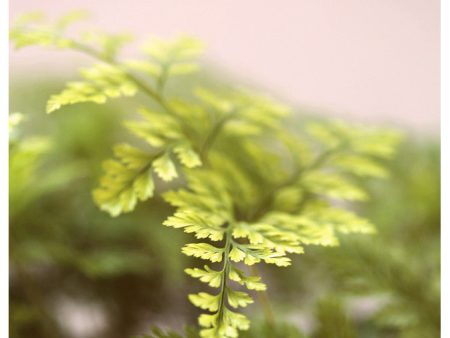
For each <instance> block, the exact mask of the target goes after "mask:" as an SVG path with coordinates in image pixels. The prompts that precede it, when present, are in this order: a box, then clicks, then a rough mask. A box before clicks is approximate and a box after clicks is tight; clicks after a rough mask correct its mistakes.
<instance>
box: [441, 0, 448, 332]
mask: <svg viewBox="0 0 450 338" xmlns="http://www.w3.org/2000/svg"><path fill="white" fill-rule="evenodd" d="M449 13H450V0H442V1H441V212H442V214H441V216H442V217H441V272H442V275H441V276H442V278H441V329H442V330H441V337H450V322H449V320H448V318H447V317H448V315H449V313H450V309H449V306H450V305H449V301H450V295H449V283H450V271H449V268H450V263H449V261H448V259H449V258H450V248H449V246H448V244H449V243H448V242H449V235H450V229H449V228H448V226H449V206H450V199H449V187H450V181H449V173H450V157H449V154H448V150H449V148H450V147H449V140H450V138H449V135H448V133H449V127H450V123H449V122H450V120H449V115H450V100H449V98H450V65H449V60H450V44H449V40H450V22H449V20H450V18H449Z"/></svg>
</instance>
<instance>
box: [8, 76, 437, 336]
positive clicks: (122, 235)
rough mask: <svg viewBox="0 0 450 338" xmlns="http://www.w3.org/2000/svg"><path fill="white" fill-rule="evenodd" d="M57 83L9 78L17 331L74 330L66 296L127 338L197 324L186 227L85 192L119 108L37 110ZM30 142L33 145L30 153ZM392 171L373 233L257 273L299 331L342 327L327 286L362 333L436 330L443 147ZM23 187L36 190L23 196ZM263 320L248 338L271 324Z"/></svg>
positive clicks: (374, 208) (419, 143)
mask: <svg viewBox="0 0 450 338" xmlns="http://www.w3.org/2000/svg"><path fill="white" fill-rule="evenodd" d="M57 86H58V82H57V81H54V82H49V83H42V82H41V81H40V82H39V84H36V83H32V82H31V83H30V82H29V83H25V82H16V83H13V84H12V90H11V93H12V96H11V105H12V110H13V111H21V112H23V113H24V117H25V118H24V121H22V122H21V123H20V124H19V125H18V126H16V127H15V131H14V133H13V134H11V141H10V142H11V145H10V147H12V148H11V150H10V156H11V157H10V168H13V170H11V172H10V180H11V182H12V184H11V188H10V198H11V201H12V203H11V206H10V224H11V237H10V243H11V256H10V259H11V291H10V300H11V305H10V306H11V315H10V324H11V337H27V336H29V335H30V334H33V336H35V337H52V336H66V337H70V332H69V331H68V329H67V328H66V327H64V325H62V324H61V321H60V320H59V319H58V315H57V313H58V309H57V305H56V304H58V303H57V302H56V300H58V299H60V298H61V297H68V299H77V300H80V299H81V300H84V301H85V302H86V303H87V304H90V303H92V302H95V303H99V304H103V305H105V307H104V309H105V310H104V311H105V312H106V318H107V319H106V324H105V327H104V328H103V329H102V330H100V331H99V332H97V333H96V337H101V336H104V337H124V336H130V335H132V334H133V333H136V332H139V331H145V328H144V329H139V327H141V326H142V325H144V326H145V323H152V322H153V323H155V321H156V322H157V323H161V324H164V323H165V325H171V326H173V327H175V328H176V327H180V325H181V322H183V323H184V322H185V321H186V320H185V319H186V318H191V323H194V317H195V314H193V313H189V304H188V303H187V301H186V300H185V298H184V293H185V290H187V289H188V288H189V281H188V280H187V279H185V277H184V276H183V274H182V273H181V271H182V269H183V268H184V267H186V266H187V262H185V260H186V259H185V258H183V256H182V255H181V254H180V253H179V245H181V243H183V241H184V238H183V237H184V236H183V235H182V234H179V233H177V232H170V230H169V229H165V228H164V227H162V226H161V223H162V221H163V219H164V218H165V217H166V215H168V214H169V212H170V210H169V209H168V208H167V207H165V206H164V204H163V203H158V204H156V205H155V204H142V205H140V206H139V207H138V208H137V212H136V213H133V214H130V215H126V216H123V217H120V218H118V219H111V218H109V217H108V216H106V215H104V214H103V213H101V212H100V211H99V210H98V209H97V208H96V207H95V206H94V204H93V201H92V198H91V196H90V193H89V191H90V190H91V189H92V187H93V186H95V179H96V177H98V176H99V175H100V172H101V168H100V163H99V161H98V158H103V157H106V156H108V155H109V154H110V145H111V144H112V143H114V142H115V141H116V140H117V139H120V138H121V137H124V135H122V132H121V128H120V120H121V115H120V113H119V111H118V110H119V109H118V108H117V107H115V106H107V107H102V106H94V105H90V106H89V107H88V108H89V109H86V107H87V106H79V107H71V108H68V109H70V110H72V111H71V113H69V114H64V116H63V115H54V116H52V117H51V118H48V119H42V115H41V114H42V113H39V111H41V112H42V109H43V107H44V106H45V101H46V98H47V97H48V94H49V93H50V92H52V91H53V90H54V88H55V87H57ZM37 88H39V90H37ZM24 96H26V97H28V100H26V101H25V100H21V99H20V98H21V97H24ZM30 140H39V142H36V143H35V142H33V143H31V144H32V145H33V146H32V147H31V149H29V148H27V144H30ZM54 140H57V142H55V141H54ZM92 144H95V145H96V146H95V147H92V146H91V145H92ZM15 147H17V148H16V150H14V149H15ZM19 150H20V151H19ZM21 151H27V152H28V154H27V156H25V157H23V156H22V155H20V152H21ZM30 151H31V152H32V153H29V152H30ZM31 154H32V156H31ZM49 168H52V171H51V172H50V171H49ZM389 169H390V170H391V176H390V179H389V181H387V182H370V183H369V184H368V189H369V192H370V195H371V197H372V203H371V204H370V205H369V206H368V207H367V208H365V209H363V210H362V211H363V212H364V213H366V214H367V215H368V218H369V219H370V220H371V221H372V222H373V223H375V224H377V230H378V234H377V235H376V236H375V237H372V238H370V239H369V240H367V239H364V238H363V237H358V238H350V239H342V241H343V244H342V245H341V247H340V248H339V249H334V248H326V249H320V248H313V249H311V250H313V251H314V252H313V253H312V254H310V255H305V256H301V257H300V258H296V260H298V262H297V263H296V264H294V268H291V269H288V270H283V271H276V272H275V271H273V270H272V269H265V270H263V274H264V275H265V277H266V278H267V279H268V280H269V288H270V289H271V295H272V296H273V297H272V301H273V303H274V304H273V306H274V308H275V309H276V311H277V313H278V314H282V313H283V314H284V315H285V316H286V318H291V320H292V322H293V323H295V326H297V327H302V326H303V324H302V323H303V322H304V320H300V318H302V317H306V318H311V317H312V321H313V323H316V324H314V325H313V326H312V328H311V326H310V325H309V326H308V325H307V329H306V332H309V334H312V336H313V337H315V333H314V331H315V329H314V327H316V328H317V330H318V331H317V333H316V334H317V337H323V334H322V336H321V335H320V332H326V328H327V327H328V328H330V327H333V325H336V323H335V324H332V323H330V324H326V325H325V326H324V325H323V324H321V325H319V324H318V323H320V322H321V321H323V320H324V319H326V318H327V317H329V315H328V316H327V315H326V307H327V306H326V305H323V303H319V304H322V305H317V304H318V303H317V300H318V299H320V298H323V295H324V294H330V295H332V299H334V301H333V302H336V297H339V298H340V299H342V301H343V302H344V303H343V304H344V305H345V308H346V309H347V310H346V312H347V314H346V315H344V317H342V316H341V315H336V316H337V317H338V321H337V322H338V323H339V322H340V320H342V322H343V323H344V324H345V325H344V326H347V325H348V322H349V321H350V323H351V325H352V328H353V330H354V331H355V332H357V334H356V336H357V337H367V338H371V337H380V336H383V337H435V336H437V335H438V333H439V322H440V285H439V278H440V270H439V266H440V264H439V261H440V260H439V251H440V206H439V200H440V190H439V189H440V179H439V177H440V172H439V146H438V145H437V144H436V142H435V141H433V140H417V138H415V137H414V135H411V137H410V138H409V139H408V140H407V141H406V142H404V144H403V146H402V147H401V149H400V151H399V155H398V157H397V159H396V160H395V161H394V162H393V163H392V164H391V165H390V168H389ZM55 173H58V175H57V176H55ZM24 189H25V190H26V191H27V192H28V195H27V198H24V199H22V198H21V196H23V191H24ZM30 189H33V190H34V189H35V190H36V191H35V192H34V191H33V190H30ZM359 208H364V206H362V205H361V206H359ZM169 232H170V233H169ZM156 262H163V263H162V264H161V263H157V264H156ZM295 266H297V268H295ZM306 271H308V273H306ZM24 274H25V278H23V277H21V276H23V275H24ZM272 276H277V277H276V278H275V277H272ZM169 281H170V282H169ZM174 282H176V283H178V286H176V285H174ZM174 287H175V292H174ZM361 295H371V296H374V297H375V298H373V297H372V298H369V299H370V300H372V301H373V302H374V304H375V305H370V306H368V307H369V308H370V309H372V310H371V311H363V312H364V313H365V315H364V316H361V315H359V316H358V315H357V316H355V313H354V312H355V311H356V310H354V309H353V307H352V305H351V304H352V302H351V301H349V300H351V299H360V298H361ZM377 297H378V298H377ZM326 298H327V297H325V301H324V302H325V304H327V302H326ZM286 299H289V302H286V301H285V300H286ZM292 299H294V300H295V299H298V303H297V301H295V302H292ZM373 299H375V300H373ZM377 299H379V300H377ZM386 299H387V300H386ZM289 303H291V305H288V304H289ZM349 304H350V305H349ZM333 306H334V305H331V306H330V307H331V310H330V311H331V312H332V311H333ZM341 306H342V305H341ZM374 307H375V309H373V308H374ZM320 308H322V310H319V309H320ZM316 309H317V310H316ZM334 309H335V310H336V306H334ZM352 309H353V310H352ZM348 311H350V312H348ZM335 312H336V311H335ZM305 313H306V316H305ZM320 313H322V314H320ZM348 313H350V315H348ZM164 314H166V315H164ZM169 314H170V315H169ZM311 314H313V315H311ZM284 315H279V316H280V317H281V318H283V317H284ZM181 317H182V318H183V320H181V321H179V320H177V319H176V318H181ZM342 318H347V319H345V320H343V319H342ZM280 321H284V320H280ZM329 321H330V320H329ZM262 322H263V321H262ZM257 323H258V322H255V325H253V327H252V330H251V331H250V332H249V333H246V335H247V334H248V335H250V334H252V332H254V331H255V330H260V331H259V333H258V334H257V336H258V337H264V336H263V333H262V332H271V331H268V329H267V328H266V326H265V325H264V324H261V325H260V324H257ZM261 330H262V331H261ZM291 330H292V331H295V329H294V328H292V329H291ZM311 330H312V331H311ZM48 332H53V333H52V334H51V335H49V333H48ZM55 332H56V333H55ZM257 332H258V331H257ZM271 334H272V333H271ZM298 334H299V335H300V333H298ZM286 335H287V334H286ZM268 337H269V336H268ZM273 337H275V336H273ZM287 337H289V335H287ZM293 337H296V336H295V335H293ZM300 337H301V336H300ZM343 337H345V336H343ZM348 337H349V338H350V337H354V335H353V336H352V335H349V336H348Z"/></svg>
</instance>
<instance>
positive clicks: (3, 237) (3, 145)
mask: <svg viewBox="0 0 450 338" xmlns="http://www.w3.org/2000/svg"><path fill="white" fill-rule="evenodd" d="M8 5H9V3H8V1H7V0H4V1H0V32H1V36H0V55H1V56H0V105H1V107H0V117H1V118H0V218H1V219H0V259H1V260H0V262H1V265H0V273H1V277H0V285H1V287H0V290H1V294H0V300H1V301H0V302H1V305H0V315H1V317H0V318H1V319H2V320H1V323H2V325H1V326H0V327H1V329H0V336H1V337H9V320H8V313H9V310H8V308H9V307H8V305H9V301H8V299H9V281H8V276H9V264H8V257H9V245H8V244H9V231H8V228H9V218H8V191H9V189H8V177H9V176H8V113H9V64H8V58H9V52H8V51H9V49H8V26H9V19H8V16H9V6H8Z"/></svg>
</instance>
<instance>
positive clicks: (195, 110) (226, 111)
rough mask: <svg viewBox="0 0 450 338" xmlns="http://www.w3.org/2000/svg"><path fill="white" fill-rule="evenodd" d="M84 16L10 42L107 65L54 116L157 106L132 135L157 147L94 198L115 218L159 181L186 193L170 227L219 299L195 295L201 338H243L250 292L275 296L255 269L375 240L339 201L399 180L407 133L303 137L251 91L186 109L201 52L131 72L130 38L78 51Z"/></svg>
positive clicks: (319, 128) (137, 151) (85, 41)
mask: <svg viewBox="0 0 450 338" xmlns="http://www.w3.org/2000/svg"><path fill="white" fill-rule="evenodd" d="M82 16H83V15H81V14H80V13H71V14H69V15H67V16H65V17H63V18H61V19H60V20H58V21H57V22H56V23H53V24H46V23H45V22H44V23H42V22H41V17H40V16H39V15H38V14H36V13H33V14H28V15H26V16H23V17H22V18H21V19H20V20H18V22H17V24H16V26H14V27H13V28H12V30H11V39H12V41H13V42H14V43H15V45H16V47H17V48H19V47H24V46H27V45H44V46H51V47H57V48H64V49H66V48H69V49H73V50H76V51H80V52H83V53H87V54H88V55H90V56H92V57H94V58H95V59H96V60H97V61H98V63H97V64H95V65H93V66H92V67H91V68H88V69H84V70H82V71H81V77H82V79H81V80H78V81H75V82H69V83H68V84H67V86H66V88H65V89H64V90H63V91H62V92H60V93H59V94H56V95H53V96H51V97H50V99H49V101H48V105H47V112H48V113H51V112H53V111H56V110H58V109H60V108H62V107H63V106H67V105H70V104H75V103H82V102H95V103H105V102H106V101H108V100H109V99H112V98H117V97H125V96H134V95H136V94H137V93H143V94H145V95H147V96H149V97H150V98H151V99H152V100H153V104H151V105H142V106H141V107H138V108H137V109H138V111H139V113H140V119H138V120H134V121H127V122H125V127H126V128H128V130H129V131H130V133H131V134H133V135H135V136H136V137H137V138H139V139H141V140H142V141H143V142H142V143H141V144H144V145H145V146H133V145H130V144H126V143H123V144H119V145H117V146H115V147H114V157H113V159H110V160H107V161H105V162H104V176H103V177H102V178H101V179H100V183H99V186H98V188H96V189H95V190H94V192H93V197H94V200H95V202H96V203H97V205H98V206H99V207H100V208H101V209H102V210H104V211H106V212H108V213H109V214H110V215H111V216H114V217H115V216H118V215H120V214H122V213H126V212H131V211H133V209H134V208H135V206H136V204H137V202H138V201H146V200H148V199H150V198H151V197H152V196H153V195H154V194H155V184H154V180H155V179H160V180H162V181H165V182H171V181H174V180H176V184H171V186H175V187H178V188H174V189H173V190H169V191H166V192H164V193H163V194H162V195H163V197H164V199H165V200H166V201H167V202H168V203H170V204H171V205H172V206H174V207H175V209H176V210H175V213H174V214H173V215H172V216H170V217H169V218H168V219H167V220H166V221H165V222H164V225H166V226H168V227H172V228H180V229H183V230H184V231H185V232H187V233H192V234H194V236H195V238H196V240H195V241H194V242H193V243H189V244H186V245H185V246H184V247H183V248H182V252H183V253H184V254H186V255H188V256H193V257H197V258H200V259H202V260H205V261H206V262H207V264H205V265H204V266H203V267H202V268H198V267H197V268H188V269H186V270H185V271H186V273H187V274H188V275H190V276H192V277H194V278H197V279H199V280H200V281H201V282H203V283H205V284H207V285H208V286H209V288H210V289H209V290H208V291H205V292H200V293H198V294H191V295H189V299H190V301H191V302H192V303H193V304H194V305H195V306H197V307H199V308H201V309H203V310H204V311H205V313H204V314H202V315H200V317H199V324H200V326H201V327H202V330H201V332H200V333H201V336H202V337H205V338H216V337H223V338H232V337H238V332H239V330H247V329H248V328H249V325H250V322H249V320H248V319H247V317H246V316H245V315H244V314H242V313H241V312H240V311H239V308H242V307H246V306H247V305H249V304H251V303H253V298H252V296H250V294H249V293H248V292H247V291H246V290H255V291H258V292H261V291H262V292H264V290H266V285H265V284H264V283H263V281H262V280H261V277H260V276H258V275H255V274H252V273H249V272H248V271H249V270H248V269H247V268H246V267H247V266H252V265H255V264H258V263H267V264H274V265H276V266H279V267H286V266H289V265H290V264H291V259H290V257H289V255H290V254H302V253H303V252H304V247H305V246H307V245H322V246H333V245H338V244H339V240H338V237H339V234H348V233H373V232H374V231H375V230H374V227H373V225H372V224H371V223H370V222H369V221H368V220H366V219H363V218H361V217H359V216H357V215H356V214H355V213H353V212H352V211H351V210H350V205H349V204H348V203H342V202H339V201H363V200H365V199H366V198H367V195H366V193H365V191H364V189H363V188H362V187H361V178H367V177H385V176H387V172H386V170H385V169H384V167H383V165H382V164H381V163H380V160H383V159H386V158H389V157H391V156H392V155H393V153H394V148H395V145H396V144H397V142H398V140H399V136H398V134H396V133H395V132H393V131H390V130H379V129H373V128H367V127H363V126H359V125H348V124H344V123H342V122H335V121H332V122H311V123H308V125H306V127H305V128H303V127H302V128H293V127H290V125H292V124H293V123H292V121H293V120H292V119H291V120H289V109H288V108H287V107H286V106H284V105H282V104H280V103H278V102H275V101H274V100H272V99H270V98H267V97H265V96H261V95H259V94H256V93H253V92H251V91H247V90H244V89H234V88H226V89H220V90H217V89H216V90H211V89H208V88H202V87H194V88H193V89H192V90H191V93H190V94H189V95H186V96H184V97H175V96H174V95H171V91H168V90H167V83H168V81H172V80H176V78H177V77H178V76H181V75H184V74H189V73H191V72H194V71H197V69H198V65H197V64H196V63H195V62H194V61H193V60H194V59H195V57H197V56H198V55H199V54H200V53H201V51H202V49H203V48H202V44H201V43H199V42H198V41H196V40H195V39H192V38H188V37H181V38H178V39H176V40H173V41H161V40H154V41H153V42H151V43H150V44H147V45H145V46H144V48H143V52H144V57H143V58H142V59H139V60H124V61H119V59H118V57H117V55H118V52H119V50H120V47H122V46H123V44H124V43H125V42H127V41H128V38H127V37H126V36H123V35H108V34H99V33H95V34H93V33H87V34H81V36H80V37H79V38H73V37H71V35H70V34H69V33H68V32H66V29H67V27H68V25H69V24H70V23H72V22H73V21H76V20H77V19H79V18H81V17H82ZM294 124H295V123H294ZM337 202H339V203H337ZM252 271H255V270H252Z"/></svg>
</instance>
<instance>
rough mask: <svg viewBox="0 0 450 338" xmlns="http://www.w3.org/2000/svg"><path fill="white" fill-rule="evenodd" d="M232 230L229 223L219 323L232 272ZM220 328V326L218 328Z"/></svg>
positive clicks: (226, 234) (226, 235)
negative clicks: (230, 257)
mask: <svg viewBox="0 0 450 338" xmlns="http://www.w3.org/2000/svg"><path fill="white" fill-rule="evenodd" d="M231 231H232V226H231V225H230V224H228V227H227V231H226V232H225V249H224V253H223V268H222V280H221V283H220V293H219V294H220V300H219V309H218V310H217V314H218V320H219V323H220V322H222V320H223V311H224V307H225V301H226V297H227V282H228V276H229V273H230V261H229V256H230V250H231V240H232V236H231ZM216 329H218V327H217V328H216Z"/></svg>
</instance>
